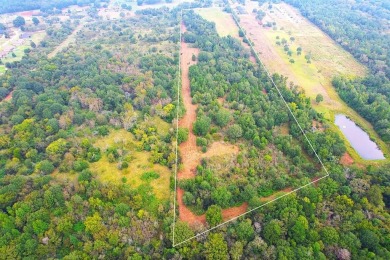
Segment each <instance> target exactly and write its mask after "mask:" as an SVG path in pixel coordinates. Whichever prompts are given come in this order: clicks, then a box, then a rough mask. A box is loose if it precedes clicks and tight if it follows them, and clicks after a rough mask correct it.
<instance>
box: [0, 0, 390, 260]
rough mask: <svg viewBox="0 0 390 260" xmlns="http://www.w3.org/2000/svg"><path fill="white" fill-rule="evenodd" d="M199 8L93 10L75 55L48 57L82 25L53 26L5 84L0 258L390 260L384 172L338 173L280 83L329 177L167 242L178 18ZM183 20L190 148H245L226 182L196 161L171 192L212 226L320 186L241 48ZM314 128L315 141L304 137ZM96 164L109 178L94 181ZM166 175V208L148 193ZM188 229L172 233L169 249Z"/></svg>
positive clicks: (333, 150) (336, 142) (317, 170)
mask: <svg viewBox="0 0 390 260" xmlns="http://www.w3.org/2000/svg"><path fill="white" fill-rule="evenodd" d="M206 2H207V4H209V2H208V1H206ZM200 6H201V5H200V4H199V3H195V4H192V5H190V4H183V5H181V6H178V7H177V8H174V9H172V10H169V9H168V8H160V9H145V10H142V11H137V12H136V14H135V15H132V16H122V17H120V18H119V19H117V20H108V19H107V20H106V19H103V18H101V17H98V16H97V15H96V12H89V15H88V17H87V18H89V22H88V23H86V24H85V26H84V27H83V29H82V30H81V31H80V32H79V33H78V34H77V37H76V43H75V44H74V45H71V46H69V47H67V48H65V49H64V51H62V52H59V53H58V54H57V55H56V56H54V57H53V58H48V57H47V54H48V53H50V52H51V51H53V49H54V48H55V47H56V45H58V44H60V43H61V42H63V41H64V39H66V38H67V36H69V35H70V34H71V32H72V31H73V30H74V28H75V27H76V26H77V24H78V20H77V19H76V20H72V21H65V22H59V25H60V26H55V25H52V26H49V27H48V29H47V30H48V32H50V33H48V35H47V36H46V38H45V39H44V40H43V42H41V43H40V44H38V43H37V46H36V47H35V48H31V51H30V52H29V53H27V54H26V55H25V56H24V58H23V59H22V60H21V61H17V62H13V63H12V64H10V68H9V70H8V71H7V72H6V73H5V74H3V75H1V76H0V85H1V86H2V87H1V88H0V89H1V90H2V91H4V93H6V94H8V93H10V92H11V91H13V92H12V99H11V100H10V101H1V102H0V259H46V258H62V259H96V258H108V259H125V258H128V259H259V258H260V259H342V260H348V259H390V251H389V248H390V228H389V227H390V217H389V214H388V208H389V207H390V188H389V187H390V172H389V165H383V166H381V167H379V166H368V167H364V166H349V167H345V166H343V165H341V164H340V162H339V161H340V156H341V155H342V154H343V153H344V151H345V147H344V145H343V142H342V141H341V138H340V136H338V134H337V133H335V132H333V131H331V130H330V128H329V127H327V125H328V124H329V122H327V121H326V120H325V119H323V118H322V116H321V115H320V114H318V113H316V112H315V110H313V109H312V107H311V105H310V100H309V99H308V98H307V97H306V96H305V95H304V93H302V92H300V91H299V90H298V88H297V87H294V86H291V88H290V86H287V85H286V79H285V77H283V76H282V75H274V76H273V79H274V81H275V82H276V84H277V85H278V87H279V88H280V90H281V92H282V95H283V96H284V98H285V99H286V101H287V102H288V105H289V106H290V108H291V110H292V111H293V113H294V115H295V116H296V118H297V119H298V121H299V123H300V125H301V126H302V127H303V130H304V131H305V133H306V134H307V136H308V138H309V139H310V140H311V142H312V143H313V145H314V149H315V150H316V151H317V152H318V155H319V156H320V158H321V159H322V160H323V161H324V163H325V165H326V168H327V169H328V171H329V173H330V176H329V177H327V178H325V179H323V180H321V181H319V182H318V183H316V185H310V186H308V187H306V188H304V189H301V190H300V191H299V192H297V193H294V194H291V195H289V196H286V197H284V198H282V199H280V200H278V203H271V204H269V205H267V206H265V207H262V208H261V209H259V210H256V211H253V212H251V213H250V214H247V215H245V216H244V217H241V218H240V219H238V220H237V221H234V222H232V223H230V224H229V225H224V226H223V227H221V228H218V229H216V230H214V231H213V232H210V233H207V234H205V235H203V236H200V237H198V238H197V239H193V240H191V241H189V242H187V243H184V244H181V245H179V246H176V247H173V246H172V223H173V210H174V209H173V202H172V199H173V195H172V194H173V189H174V185H173V183H174V181H173V180H174V178H173V176H174V174H173V172H174V164H175V144H176V123H175V116H176V109H178V110H179V116H182V115H183V114H184V113H185V109H184V107H183V104H182V102H181V100H180V102H179V103H178V102H177V97H178V94H179V93H177V85H178V83H179V82H178V79H179V72H178V69H177V68H178V65H179V57H180V51H179V48H178V40H179V21H180V10H181V9H182V8H185V9H187V8H190V7H200ZM92 17H93V18H92ZM183 20H184V23H185V25H186V26H187V29H188V32H187V33H185V34H184V35H183V38H184V41H186V42H187V43H189V44H192V45H193V46H194V47H197V48H199V49H200V50H201V51H200V53H199V55H198V56H197V57H194V59H197V60H198V63H197V65H194V66H191V67H190V78H191V95H192V97H193V102H194V103H196V104H197V105H198V110H197V120H196V121H195V125H194V132H195V134H196V135H197V143H198V145H199V148H200V149H202V150H203V151H207V149H209V148H210V145H212V143H213V142H216V141H217V140H224V141H226V142H228V143H231V144H234V145H237V146H239V147H240V153H239V154H238V155H237V156H236V157H235V158H233V159H232V160H231V161H228V163H229V164H227V167H226V169H225V170H224V171H220V170H218V169H216V168H213V167H214V166H215V162H213V161H212V160H203V161H202V162H201V164H200V165H199V166H198V167H197V177H196V178H194V179H193V180H187V181H181V182H180V183H179V185H180V186H181V187H182V188H184V189H185V190H186V196H185V198H186V199H185V200H186V204H187V205H188V206H189V207H190V208H191V210H193V211H195V212H197V213H203V212H206V216H208V217H207V220H208V223H207V224H208V225H211V226H212V225H213V224H217V223H220V221H221V219H220V211H221V209H222V208H226V207H229V206H232V205H238V204H240V203H242V202H249V204H250V207H254V206H257V205H259V200H258V198H260V197H264V196H268V195H270V194H271V193H273V192H274V191H277V190H280V189H283V188H284V187H288V186H293V187H298V186H300V185H302V184H304V183H307V182H308V181H309V180H311V179H312V178H313V177H318V176H323V175H324V172H323V171H322V170H321V167H320V166H319V164H318V161H317V160H315V157H314V155H313V151H312V150H311V149H310V147H309V146H308V144H307V142H306V141H305V139H304V138H303V136H302V133H301V132H300V129H299V128H298V127H297V125H296V123H295V122H294V120H293V118H292V116H291V115H290V114H289V113H288V111H287V110H286V107H285V104H284V103H282V102H281V98H280V96H278V93H277V91H276V90H275V89H274V88H273V87H272V84H271V83H270V80H269V78H268V77H267V75H266V73H265V72H264V71H263V70H262V69H261V68H260V67H259V66H258V65H256V64H254V63H252V62H250V60H249V56H250V52H249V51H248V50H247V48H245V47H244V46H245V45H244V44H245V43H244V42H243V39H242V38H241V39H240V40H238V39H236V38H232V37H219V36H218V34H217V32H216V28H215V24H213V23H210V22H207V21H206V20H204V19H202V18H201V17H200V16H199V15H197V14H196V13H195V12H193V11H186V12H184V15H183ZM59 28H61V29H59ZM335 84H338V83H337V82H335ZM363 84H364V86H366V85H365V84H368V83H367V82H365V81H364V82H363ZM350 85H351V84H346V85H345V86H344V85H342V84H340V89H344V88H346V87H350ZM361 88H363V87H361ZM359 91H362V92H364V91H365V90H364V89H360V88H359ZM359 93H360V92H359ZM220 99H224V103H223V105H221V104H220V103H219V102H218V100H220ZM351 106H352V105H351ZM379 106H380V104H378V107H379ZM377 110H378V113H379V108H378V109H377ZM313 121H316V122H319V123H321V125H322V126H323V127H322V128H323V130H318V129H317V130H313V127H312V122H313ZM285 126H288V131H287V133H285V134H283V135H281V134H280V128H282V127H285ZM179 130H180V129H179ZM115 133H119V136H122V135H123V136H124V138H119V137H118V136H115V137H112V135H113V134H115ZM187 135H188V130H187V132H186V131H185V130H183V131H181V132H180V135H179V136H178V137H179V139H180V138H183V139H185V138H186V136H187ZM178 141H180V140H178ZM179 152H180V151H179ZM179 154H180V153H179ZM140 156H141V157H142V158H146V159H145V161H146V163H145V164H144V165H141V164H142V163H141V159H140ZM228 159H230V158H228ZM179 163H180V157H179ZM103 165H104V166H105V167H109V168H108V169H110V171H111V172H109V173H108V175H113V176H116V179H115V181H106V180H105V179H104V178H103V176H106V175H107V172H104V171H101V170H100V169H99V166H103ZM149 168H153V169H160V171H158V170H155V171H151V170H148V169H149ZM161 169H163V170H164V171H166V172H168V179H169V180H168V183H167V184H166V186H168V187H166V188H167V189H168V193H169V194H168V196H165V197H164V196H160V195H158V192H159V190H158V188H160V189H163V188H164V187H161V184H163V182H162V175H163V172H164V171H163V170H161ZM126 171H130V173H127V174H126ZM137 171H140V177H139V178H138V177H137V176H135V175H136V172H137ZM110 177H111V176H110ZM135 180H137V182H135ZM156 187H157V188H156ZM207 213H208V214H207ZM198 231H199V227H197V226H193V225H190V224H189V223H186V222H182V221H178V222H177V224H176V237H177V239H178V240H179V241H180V239H181V240H183V239H185V238H188V237H191V236H192V235H194V234H196V233H197V232H198Z"/></svg>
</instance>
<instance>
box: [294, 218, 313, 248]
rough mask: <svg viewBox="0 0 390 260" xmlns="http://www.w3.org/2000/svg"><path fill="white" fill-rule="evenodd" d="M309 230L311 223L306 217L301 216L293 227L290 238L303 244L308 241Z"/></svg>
mask: <svg viewBox="0 0 390 260" xmlns="http://www.w3.org/2000/svg"><path fill="white" fill-rule="evenodd" d="M308 228H309V223H308V221H307V219H306V218H305V217H304V216H299V217H298V218H297V221H295V224H294V226H292V228H291V231H290V236H291V238H292V239H294V240H295V241H296V242H297V243H303V242H304V241H305V239H306V233H307V230H308Z"/></svg>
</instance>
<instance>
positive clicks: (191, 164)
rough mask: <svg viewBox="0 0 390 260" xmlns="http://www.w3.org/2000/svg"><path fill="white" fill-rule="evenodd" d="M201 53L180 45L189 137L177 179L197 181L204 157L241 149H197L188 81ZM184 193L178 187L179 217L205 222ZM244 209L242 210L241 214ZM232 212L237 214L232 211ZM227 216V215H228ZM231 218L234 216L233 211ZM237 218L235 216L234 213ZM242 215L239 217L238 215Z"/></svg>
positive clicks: (184, 122)
mask: <svg viewBox="0 0 390 260" xmlns="http://www.w3.org/2000/svg"><path fill="white" fill-rule="evenodd" d="M181 31H182V32H185V31H186V28H185V26H184V24H182V25H181ZM198 54H199V49H196V48H191V47H190V46H189V45H188V44H187V43H185V42H181V50H180V55H181V57H180V59H181V63H180V65H181V83H182V99H183V103H184V106H185V109H186V113H185V115H184V116H183V117H182V118H181V119H180V120H179V127H183V128H187V129H189V136H188V140H187V141H186V142H183V143H181V144H180V146H179V148H180V154H181V160H182V165H181V167H180V169H179V171H178V173H177V179H178V180H182V179H189V178H195V173H196V166H198V165H199V164H200V162H201V159H202V158H210V157H214V156H225V155H229V154H237V153H238V147H237V146H234V145H231V144H226V143H223V142H214V143H213V144H212V145H211V146H210V148H209V149H208V151H207V152H206V153H202V152H201V151H200V148H199V147H197V146H196V136H195V135H194V133H193V132H192V128H193V123H194V122H195V120H196V109H197V105H194V104H192V97H191V88H190V79H189V67H190V66H191V65H194V64H196V61H193V60H192V55H195V56H196V57H197V56H198ZM183 194H184V191H183V190H182V189H180V188H177V200H178V207H179V217H180V219H181V220H182V221H185V222H187V223H191V224H195V223H199V222H200V223H203V224H204V223H205V221H206V218H205V215H201V216H197V215H195V214H194V213H193V212H191V211H190V210H189V209H188V208H187V207H186V206H185V205H184V202H183ZM242 210H243V211H242ZM245 210H246V209H242V208H240V209H239V213H243V212H245ZM231 211H234V209H233V210H231ZM225 215H226V216H228V215H229V214H228V213H225ZM230 215H232V213H231V212H230ZM233 215H234V214H233ZM237 215H239V214H237Z"/></svg>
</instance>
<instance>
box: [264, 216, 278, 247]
mask: <svg viewBox="0 0 390 260" xmlns="http://www.w3.org/2000/svg"><path fill="white" fill-rule="evenodd" d="M281 234H282V228H281V226H280V223H279V221H277V220H271V221H270V222H269V223H268V224H266V225H265V227H264V230H263V236H264V239H265V241H266V242H267V243H269V244H273V245H274V244H276V242H278V241H279V239H280V236H281Z"/></svg>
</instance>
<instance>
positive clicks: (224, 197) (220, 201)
mask: <svg viewBox="0 0 390 260" xmlns="http://www.w3.org/2000/svg"><path fill="white" fill-rule="evenodd" d="M211 198H212V199H213V200H214V201H215V203H216V204H217V205H219V206H221V207H222V208H226V207H228V206H229V205H230V200H231V199H232V194H231V193H230V191H228V190H227V189H226V187H218V188H217V189H216V190H214V191H213V193H212V194H211Z"/></svg>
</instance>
